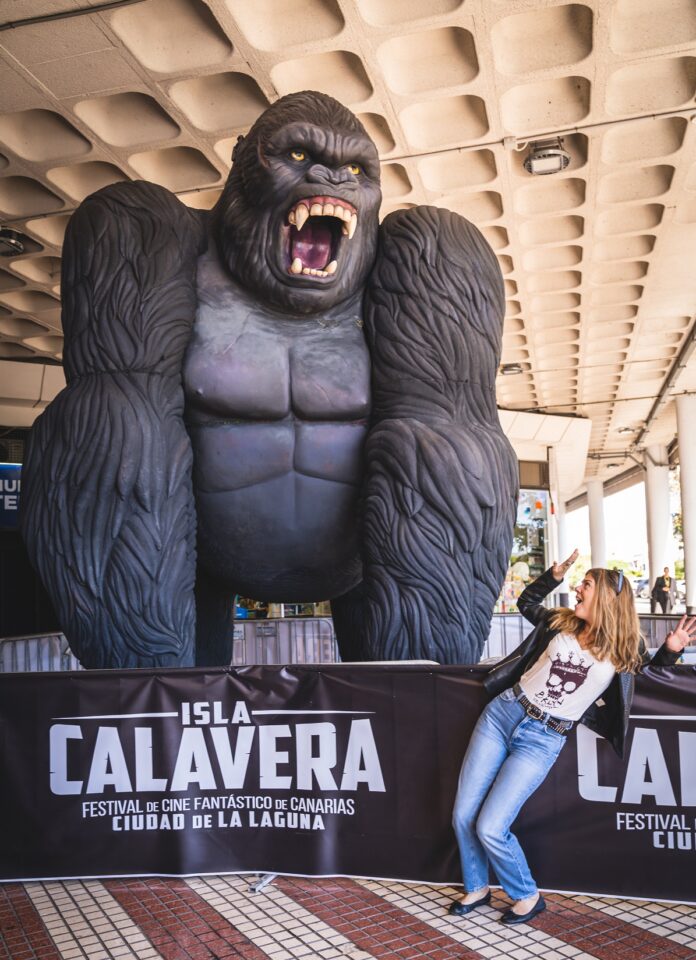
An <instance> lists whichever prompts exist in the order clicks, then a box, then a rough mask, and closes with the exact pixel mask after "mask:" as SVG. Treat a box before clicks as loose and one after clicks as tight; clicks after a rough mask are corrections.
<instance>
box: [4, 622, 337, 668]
mask: <svg viewBox="0 0 696 960" xmlns="http://www.w3.org/2000/svg"><path fill="white" fill-rule="evenodd" d="M337 660H338V649H337V647H336V638H335V636H334V630H333V622H332V620H331V618H330V617H304V618H298V619H291V618H286V619H282V620H244V621H236V622H235V625H234V647H233V657H232V666H241V665H242V664H245V663H259V664H267V663H335V662H336V661H337ZM81 669H82V667H81V666H80V663H79V661H78V660H77V659H76V658H75V656H74V655H73V653H72V651H71V650H70V647H69V646H68V641H67V640H66V639H65V637H64V636H63V634H62V633H52V634H48V635H43V636H41V635H38V636H31V637H8V638H7V639H1V638H0V673H21V672H25V671H30V672H35V671H41V670H51V671H52V670H81Z"/></svg>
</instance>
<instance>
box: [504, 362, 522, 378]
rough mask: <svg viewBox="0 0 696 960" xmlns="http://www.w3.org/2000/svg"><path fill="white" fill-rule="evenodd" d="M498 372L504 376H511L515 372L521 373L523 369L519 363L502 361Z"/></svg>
mask: <svg viewBox="0 0 696 960" xmlns="http://www.w3.org/2000/svg"><path fill="white" fill-rule="evenodd" d="M500 372H501V373H502V375H503V376H504V377H511V376H513V375H514V374H515V373H523V372H524V371H523V369H522V364H521V363H503V364H502V365H501V367H500Z"/></svg>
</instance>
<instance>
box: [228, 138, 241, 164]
mask: <svg viewBox="0 0 696 960" xmlns="http://www.w3.org/2000/svg"><path fill="white" fill-rule="evenodd" d="M243 139H244V137H243V136H242V134H241V133H240V134H239V136H238V137H237V142H236V143H235V145H234V147H233V148H232V157H231V160H232V163H234V161H235V157H236V156H237V151H238V150H239V148H240V146H241V144H242V140H243Z"/></svg>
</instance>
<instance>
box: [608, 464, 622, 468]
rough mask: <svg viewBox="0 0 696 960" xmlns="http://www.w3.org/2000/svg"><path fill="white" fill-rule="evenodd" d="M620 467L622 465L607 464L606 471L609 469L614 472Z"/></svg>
mask: <svg viewBox="0 0 696 960" xmlns="http://www.w3.org/2000/svg"><path fill="white" fill-rule="evenodd" d="M620 466H622V464H620V463H608V464H607V469H609V470H614V469H615V468H616V467H620Z"/></svg>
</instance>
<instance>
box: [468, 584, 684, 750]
mask: <svg viewBox="0 0 696 960" xmlns="http://www.w3.org/2000/svg"><path fill="white" fill-rule="evenodd" d="M557 587H558V580H556V579H555V577H554V576H553V574H552V573H551V570H547V571H546V573H542V575H541V576H540V577H539V578H538V579H536V580H534V581H533V583H530V584H529V586H528V587H526V588H525V590H524V591H523V592H522V594H521V595H520V598H519V600H518V601H517V606H518V608H519V611H520V613H521V614H522V616H523V617H525V618H526V619H527V620H529V621H530V622H531V623H533V624H534V625H535V626H534V629H533V630H532V632H531V633H530V634H529V636H528V637H526V638H525V639H524V640H523V641H522V643H521V644H520V645H519V647H517V649H516V650H513V651H512V653H511V654H509V655H508V656H507V657H505V659H504V660H501V661H500V662H499V663H496V664H495V666H494V667H493V668H492V669H491V670H490V672H489V673H488V674H487V675H486V677H485V679H484V681H483V683H484V686H485V688H486V690H487V691H488V693H489V694H490V695H491V696H496V695H497V694H499V693H500V692H501V691H502V690H507V689H508V688H509V687H512V686H514V685H515V684H516V683H517V682H518V681H519V679H520V677H521V676H522V674H523V673H525V671H526V670H527V668H528V667H530V666H531V665H532V664H533V663H535V662H536V661H537V660H538V659H539V657H540V656H541V654H542V653H543V652H544V650H546V648H547V647H548V645H549V643H550V642H551V640H552V639H553V637H555V636H556V634H557V633H558V630H553V629H552V628H551V627H550V626H549V620H550V618H551V617H552V616H553V614H554V612H555V611H554V610H550V609H548V608H547V607H544V606H542V604H541V601H542V600H543V599H544V597H546V596H548V594H549V593H551V591H552V590H555V589H556V588H557ZM641 653H642V655H643V666H645V664H646V663H653V664H654V665H655V666H670V665H671V664H673V663H676V661H677V660H678V659H679V654H678V653H672V651H671V650H668V649H667V647H666V646H665V645H664V644H662V646H661V647H660V649H659V650H658V651H657V653H656V654H655V656H654V657H653V658H652V661H651V660H650V656H649V654H648V652H647V651H646V650H645V647H642V649H641ZM633 687H634V678H633V674H631V673H616V674H615V675H614V679H613V680H612V681H611V683H610V684H609V687H608V688H607V689H606V690H605V691H604V693H603V694H602V696H601V697H600V699H599V700H598V701H596V702H595V703H593V704H591V705H590V706H589V707H588V708H587V710H586V711H585V713H584V714H583V716H582V717H581V719H580V723H584V724H585V726H586V727H589V728H590V730H594V732H595V733H598V734H599V735H600V736H602V737H605V738H606V739H607V740H608V741H609V742H610V743H611V745H612V746H613V748H614V750H616V752H617V753H618V755H619V756H620V757H623V755H624V744H625V741H626V731H627V729H628V718H629V714H630V712H631V701H632V699H633ZM600 704H601V705H600Z"/></svg>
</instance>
